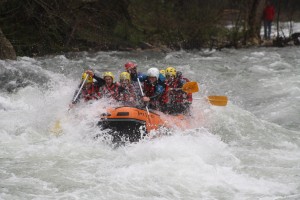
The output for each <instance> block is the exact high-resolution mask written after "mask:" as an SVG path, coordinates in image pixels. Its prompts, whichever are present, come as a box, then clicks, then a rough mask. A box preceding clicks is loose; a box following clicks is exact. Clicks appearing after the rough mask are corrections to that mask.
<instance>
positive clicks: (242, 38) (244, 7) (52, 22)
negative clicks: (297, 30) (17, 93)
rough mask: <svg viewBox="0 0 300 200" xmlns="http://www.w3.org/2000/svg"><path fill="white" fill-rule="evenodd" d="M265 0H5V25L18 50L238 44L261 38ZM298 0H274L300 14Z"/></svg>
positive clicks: (294, 16) (1, 19)
mask: <svg viewBox="0 0 300 200" xmlns="http://www.w3.org/2000/svg"><path fill="white" fill-rule="evenodd" d="M265 2H266V0H245V1H240V0H224V1H219V0H210V1H201V0H170V1H168V0H152V1H144V0H142V1H141V0H64V1H58V0H22V1H20V0H6V1H0V28H1V29H2V32H3V35H4V36H5V37H6V38H7V39H8V41H9V42H10V44H11V45H12V46H13V48H14V50H15V51H16V55H18V56H35V55H38V56H39V55H45V54H53V53H62V52H68V51H84V50H132V49H137V48H141V49H146V48H159V49H172V50H178V49H201V48H219V49H221V48H224V47H236V48H238V47H240V46H248V45H257V44H258V43H259V41H260V33H259V32H260V26H261V16H262V10H263V7H264V5H265ZM297 2H298V1H297V0H286V1H280V0H274V1H273V3H274V5H275V6H276V9H277V11H278V10H279V8H280V10H281V12H280V13H279V15H278V17H280V18H281V20H286V21H288V20H289V21H292V20H299V18H300V13H299V10H300V6H299V3H297ZM228 25H231V27H232V28H228ZM4 36H3V37H4ZM0 41H1V38H0ZM1 49H3V48H1Z"/></svg>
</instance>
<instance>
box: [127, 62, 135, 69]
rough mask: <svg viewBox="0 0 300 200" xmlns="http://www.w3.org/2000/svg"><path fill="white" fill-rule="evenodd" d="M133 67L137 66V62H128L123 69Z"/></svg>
mask: <svg viewBox="0 0 300 200" xmlns="http://www.w3.org/2000/svg"><path fill="white" fill-rule="evenodd" d="M134 67H137V64H135V63H133V62H128V63H126V64H125V69H126V70H129V69H132V68H134Z"/></svg>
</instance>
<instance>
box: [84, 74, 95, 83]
mask: <svg viewBox="0 0 300 200" xmlns="http://www.w3.org/2000/svg"><path fill="white" fill-rule="evenodd" d="M87 76H88V78H87V79H86V77H87ZM85 79H86V83H92V82H93V77H91V76H89V75H88V74H87V73H85V72H84V73H83V74H82V77H81V80H82V81H84V80H85Z"/></svg>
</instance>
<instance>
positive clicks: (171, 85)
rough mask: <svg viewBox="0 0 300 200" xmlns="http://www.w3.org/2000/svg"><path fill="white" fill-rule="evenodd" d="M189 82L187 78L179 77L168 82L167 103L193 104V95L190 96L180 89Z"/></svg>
mask: <svg viewBox="0 0 300 200" xmlns="http://www.w3.org/2000/svg"><path fill="white" fill-rule="evenodd" d="M187 82H189V80H188V79H187V78H183V77H178V78H176V79H174V80H172V81H167V82H166V85H167V89H166V92H165V94H166V96H167V103H168V104H185V103H192V101H193V98H192V94H188V93H186V92H184V91H182V90H180V89H179V88H182V86H183V85H184V84H185V83H187Z"/></svg>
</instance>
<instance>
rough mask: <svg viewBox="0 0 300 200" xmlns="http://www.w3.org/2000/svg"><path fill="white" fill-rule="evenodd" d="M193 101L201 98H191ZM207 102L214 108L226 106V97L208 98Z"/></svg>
mask: <svg viewBox="0 0 300 200" xmlns="http://www.w3.org/2000/svg"><path fill="white" fill-rule="evenodd" d="M193 99H195V100H201V99H202V98H193ZM207 100H208V101H209V103H210V104H211V105H214V106H226V105H227V102H228V98H227V97H226V96H208V97H207Z"/></svg>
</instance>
